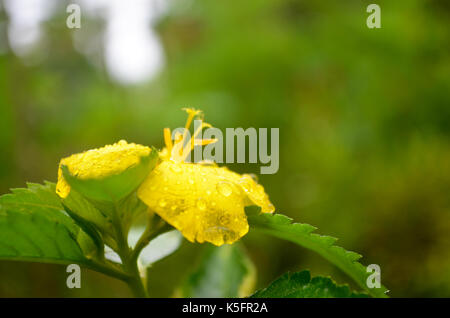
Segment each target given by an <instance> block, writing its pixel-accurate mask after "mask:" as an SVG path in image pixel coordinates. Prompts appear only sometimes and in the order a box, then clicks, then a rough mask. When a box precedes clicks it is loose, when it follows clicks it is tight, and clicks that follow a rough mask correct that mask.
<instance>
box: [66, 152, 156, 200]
mask: <svg viewBox="0 0 450 318" xmlns="http://www.w3.org/2000/svg"><path fill="white" fill-rule="evenodd" d="M158 158H159V157H158V151H157V150H156V149H154V148H152V151H151V152H150V154H149V155H148V156H144V157H141V158H140V162H139V163H138V164H136V165H134V166H132V167H129V168H128V169H126V170H125V171H123V172H121V173H119V174H115V175H111V176H107V177H104V178H101V179H79V178H77V176H74V175H72V174H71V173H70V171H69V169H68V167H67V166H65V165H62V166H61V170H62V172H63V176H64V179H65V180H66V181H67V183H68V184H69V185H70V187H71V188H73V189H75V190H76V191H77V192H79V193H80V194H82V195H83V196H84V197H86V198H89V199H91V200H94V201H104V202H117V201H119V200H121V199H123V198H125V197H126V196H128V195H129V194H130V193H131V192H133V191H135V190H136V189H137V187H138V186H139V185H140V184H141V183H142V181H144V179H145V178H146V177H147V175H148V173H149V172H150V171H152V170H153V168H154V167H155V165H156V163H157V161H158Z"/></svg>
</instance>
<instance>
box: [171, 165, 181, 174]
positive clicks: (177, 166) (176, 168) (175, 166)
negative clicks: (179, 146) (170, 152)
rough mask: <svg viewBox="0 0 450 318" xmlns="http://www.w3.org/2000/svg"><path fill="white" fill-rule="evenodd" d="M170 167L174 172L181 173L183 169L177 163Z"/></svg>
mask: <svg viewBox="0 0 450 318" xmlns="http://www.w3.org/2000/svg"><path fill="white" fill-rule="evenodd" d="M170 169H171V170H172V171H173V172H175V173H179V172H180V171H181V168H180V166H179V165H177V164H173V165H172V166H171V167H170Z"/></svg>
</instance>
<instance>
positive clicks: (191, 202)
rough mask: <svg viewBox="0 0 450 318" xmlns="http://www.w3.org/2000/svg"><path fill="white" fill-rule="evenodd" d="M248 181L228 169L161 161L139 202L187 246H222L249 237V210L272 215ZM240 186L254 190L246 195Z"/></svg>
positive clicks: (142, 187)
mask: <svg viewBox="0 0 450 318" xmlns="http://www.w3.org/2000/svg"><path fill="white" fill-rule="evenodd" d="M250 180H251V181H250ZM250 180H247V177H246V176H245V175H244V176H240V175H239V174H237V173H234V172H232V171H230V170H228V169H227V168H219V167H217V166H209V165H200V164H191V163H179V162H173V161H170V160H163V161H162V162H161V163H160V164H159V165H158V166H157V167H156V168H155V169H154V170H153V171H152V172H151V173H150V174H149V175H148V177H147V179H146V180H145V181H144V182H143V183H142V185H141V186H140V188H139V189H138V197H139V198H140V199H141V200H142V201H144V203H145V204H147V205H148V206H149V207H150V208H151V209H152V210H153V211H155V212H156V213H157V214H158V215H159V216H161V217H162V218H163V219H164V220H166V221H167V222H168V223H169V224H171V225H172V226H174V227H175V228H177V229H178V230H179V231H181V233H182V234H183V235H184V236H185V237H186V238H187V239H188V240H189V241H191V242H194V241H198V242H200V243H203V242H205V241H207V242H210V243H212V244H215V245H218V246H219V245H222V244H225V243H228V244H229V243H233V242H235V241H237V240H238V239H239V238H241V237H242V236H244V235H245V234H246V233H247V232H248V223H247V217H246V215H245V211H244V207H245V206H246V205H251V204H257V205H260V206H261V207H262V208H263V210H265V211H267V210H268V206H269V204H270V202H269V200H268V198H267V195H266V194H265V193H264V196H261V193H260V190H261V189H262V186H259V187H258V186H257V184H256V183H255V182H254V181H253V179H251V178H250ZM240 182H244V183H245V182H248V183H249V184H251V186H250V187H249V188H247V189H248V191H246V190H245V188H244V186H243V185H242V184H240ZM252 182H253V184H252ZM262 191H263V192H264V189H262ZM250 194H251V195H252V197H251V196H250ZM253 196H254V197H253ZM264 200H266V201H267V202H266V201H264ZM270 205H271V204H270ZM272 207H273V206H272Z"/></svg>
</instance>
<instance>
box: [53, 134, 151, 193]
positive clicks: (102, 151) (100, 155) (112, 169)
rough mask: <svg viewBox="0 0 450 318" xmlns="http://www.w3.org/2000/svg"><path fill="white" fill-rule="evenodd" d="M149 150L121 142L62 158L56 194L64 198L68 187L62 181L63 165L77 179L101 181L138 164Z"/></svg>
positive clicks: (68, 189) (68, 190)
mask: <svg viewBox="0 0 450 318" xmlns="http://www.w3.org/2000/svg"><path fill="white" fill-rule="evenodd" d="M150 152H151V149H150V148H149V147H146V146H142V145H138V144H134V143H130V144H129V143H127V142H126V141H125V140H121V141H119V142H117V143H115V144H113V145H107V146H104V147H102V148H98V149H92V150H88V151H85V152H83V153H78V154H74V155H72V156H70V157H67V158H64V159H62V160H61V162H60V164H59V170H58V183H57V185H56V193H57V194H58V195H59V196H60V197H62V198H66V197H67V196H68V195H69V193H70V186H69V184H68V183H67V182H66V181H65V180H64V177H63V174H62V171H61V166H62V165H65V166H67V168H68V169H69V172H70V173H71V174H72V175H73V176H76V177H77V178H79V179H102V178H105V177H109V176H112V175H116V174H120V173H121V172H123V171H125V170H126V169H128V168H130V167H132V166H135V165H137V164H139V163H140V160H141V158H142V157H144V156H147V155H149V154H150Z"/></svg>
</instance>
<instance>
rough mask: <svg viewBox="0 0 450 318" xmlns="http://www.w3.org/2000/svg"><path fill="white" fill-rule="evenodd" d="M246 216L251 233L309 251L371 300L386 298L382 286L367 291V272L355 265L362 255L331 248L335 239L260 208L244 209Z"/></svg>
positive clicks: (307, 225)
mask: <svg viewBox="0 0 450 318" xmlns="http://www.w3.org/2000/svg"><path fill="white" fill-rule="evenodd" d="M246 213H247V217H248V222H249V224H250V229H252V230H254V231H259V232H262V233H265V234H269V235H272V236H275V237H278V238H281V239H284V240H287V241H291V242H294V243H296V244H298V245H301V246H303V247H305V248H307V249H310V250H312V251H314V252H316V253H318V254H319V255H321V256H322V257H324V258H325V259H327V260H328V261H329V262H331V263H332V264H334V265H335V266H337V267H338V268H340V269H341V270H342V271H343V272H345V273H346V274H347V275H348V276H350V277H351V278H352V279H353V280H354V281H355V282H356V283H357V284H358V285H359V286H360V287H361V288H362V289H364V290H365V291H367V293H368V294H370V295H371V296H373V297H386V294H385V292H386V291H387V289H386V288H385V287H384V286H381V288H368V287H367V285H366V280H367V278H368V276H369V275H370V274H371V273H368V272H367V271H366V268H365V267H364V266H363V265H362V264H361V263H359V262H358V260H359V259H360V258H361V255H360V254H358V253H355V252H351V251H346V250H345V249H344V248H342V247H339V246H336V245H334V243H335V242H336V241H337V239H336V238H334V237H331V236H324V235H319V234H315V233H312V232H313V231H314V230H316V227H314V226H312V225H309V224H303V223H293V222H292V219H291V218H289V217H287V216H285V215H282V214H270V213H260V210H259V208H257V207H254V206H253V207H249V208H246Z"/></svg>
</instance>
